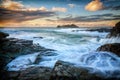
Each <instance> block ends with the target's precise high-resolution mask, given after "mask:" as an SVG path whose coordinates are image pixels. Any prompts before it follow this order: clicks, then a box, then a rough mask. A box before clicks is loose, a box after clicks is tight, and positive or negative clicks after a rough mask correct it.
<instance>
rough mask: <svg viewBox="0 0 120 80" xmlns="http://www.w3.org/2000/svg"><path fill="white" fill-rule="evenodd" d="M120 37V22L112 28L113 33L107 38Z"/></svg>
mask: <svg viewBox="0 0 120 80" xmlns="http://www.w3.org/2000/svg"><path fill="white" fill-rule="evenodd" d="M111 37H120V22H118V23H117V24H116V25H115V27H113V28H112V30H111V32H110V33H109V34H108V35H107V38H111Z"/></svg>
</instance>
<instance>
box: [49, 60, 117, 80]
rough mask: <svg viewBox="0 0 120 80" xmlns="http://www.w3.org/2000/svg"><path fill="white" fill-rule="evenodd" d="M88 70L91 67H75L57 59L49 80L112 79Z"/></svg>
mask: <svg viewBox="0 0 120 80" xmlns="http://www.w3.org/2000/svg"><path fill="white" fill-rule="evenodd" d="M90 70H93V69H92V68H85V67H76V66H74V65H73V64H71V63H68V62H64V61H57V62H56V64H55V66H54V68H53V70H52V74H51V77H50V80H112V79H111V78H109V79H108V78H105V77H103V76H102V75H100V74H99V73H97V72H96V73H91V72H90ZM98 72H99V71H98ZM114 80H117V79H114Z"/></svg>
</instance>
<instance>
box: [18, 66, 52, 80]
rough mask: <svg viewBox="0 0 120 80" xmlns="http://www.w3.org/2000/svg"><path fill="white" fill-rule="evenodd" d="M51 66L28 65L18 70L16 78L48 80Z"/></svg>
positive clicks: (22, 79) (19, 79)
mask: <svg viewBox="0 0 120 80" xmlns="http://www.w3.org/2000/svg"><path fill="white" fill-rule="evenodd" d="M51 70H52V69H51V68H48V67H30V68H27V69H26V70H23V71H21V72H20V74H19V76H18V79H17V80H49V77H50V74H51Z"/></svg>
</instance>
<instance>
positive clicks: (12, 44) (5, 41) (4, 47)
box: [0, 22, 120, 80]
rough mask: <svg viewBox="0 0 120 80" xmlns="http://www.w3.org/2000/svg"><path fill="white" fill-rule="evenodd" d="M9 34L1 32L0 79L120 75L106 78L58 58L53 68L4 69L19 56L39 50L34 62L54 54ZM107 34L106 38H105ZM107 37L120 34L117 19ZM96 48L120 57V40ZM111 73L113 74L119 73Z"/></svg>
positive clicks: (91, 79) (81, 79)
mask: <svg viewBox="0 0 120 80" xmlns="http://www.w3.org/2000/svg"><path fill="white" fill-rule="evenodd" d="M8 36H9V34H7V33H3V32H0V42H1V46H0V80H119V79H120V77H119V78H118V77H105V76H103V75H101V74H100V73H99V70H98V72H95V73H91V72H90V70H92V68H85V67H82V66H79V67H76V66H75V65H74V64H72V63H69V62H64V61H59V60H58V61H57V62H56V64H55V65H54V68H53V69H52V68H49V67H37V66H32V67H29V68H26V69H25V70H20V71H7V70H6V65H7V63H9V62H10V61H12V60H13V59H15V58H16V57H18V56H20V55H26V54H32V53H35V52H39V53H40V55H38V56H37V59H36V61H35V63H36V64H37V63H38V62H39V61H40V56H42V55H44V56H50V55H54V54H53V53H52V52H53V51H54V50H51V49H46V48H44V47H42V46H40V45H38V44H33V41H32V40H24V39H17V38H7V37H8ZM108 36H109V37H108ZM108 36H107V38H111V37H113V36H114V37H116V36H120V22H119V23H117V24H116V26H115V27H114V28H113V29H112V30H111V32H110V34H109V35H108ZM97 51H108V52H112V53H114V54H116V55H118V56H119V57H120V43H112V44H105V45H102V46H100V47H99V48H98V49H97ZM118 74H120V73H119V72H117V71H116V72H114V73H113V75H118Z"/></svg>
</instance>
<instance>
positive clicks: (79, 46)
mask: <svg viewBox="0 0 120 80" xmlns="http://www.w3.org/2000/svg"><path fill="white" fill-rule="evenodd" d="M0 31H3V32H7V33H9V34H10V36H9V37H11V38H19V39H26V40H33V43H34V44H39V45H41V46H43V47H45V48H48V49H53V50H55V51H54V53H56V55H51V56H42V57H41V61H40V62H39V63H38V64H30V65H27V63H28V59H30V60H31V61H32V62H34V61H35V59H36V57H37V55H38V54H39V53H33V54H28V55H21V56H19V57H17V58H15V59H14V60H13V61H11V62H10V63H8V64H7V67H8V70H9V71H18V70H20V69H21V68H23V69H24V68H28V67H30V66H46V67H51V68H53V67H54V65H55V63H56V61H58V60H62V61H66V62H70V63H73V64H74V65H75V66H78V67H79V66H84V67H92V68H93V69H94V70H100V71H101V72H103V73H104V74H108V73H107V72H108V71H114V70H119V71H120V57H118V56H117V55H115V54H113V53H110V52H98V51H96V49H97V48H98V47H100V46H101V45H103V44H106V43H114V42H120V41H119V40H120V39H118V38H111V39H108V38H106V36H107V34H108V33H109V32H99V31H97V30H96V31H89V30H88V28H3V29H0ZM14 65H15V66H16V67H12V66H14ZM108 76H109V74H108Z"/></svg>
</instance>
